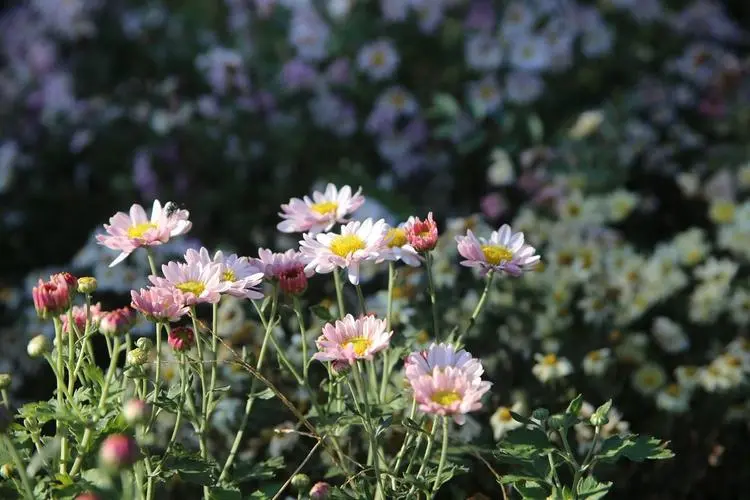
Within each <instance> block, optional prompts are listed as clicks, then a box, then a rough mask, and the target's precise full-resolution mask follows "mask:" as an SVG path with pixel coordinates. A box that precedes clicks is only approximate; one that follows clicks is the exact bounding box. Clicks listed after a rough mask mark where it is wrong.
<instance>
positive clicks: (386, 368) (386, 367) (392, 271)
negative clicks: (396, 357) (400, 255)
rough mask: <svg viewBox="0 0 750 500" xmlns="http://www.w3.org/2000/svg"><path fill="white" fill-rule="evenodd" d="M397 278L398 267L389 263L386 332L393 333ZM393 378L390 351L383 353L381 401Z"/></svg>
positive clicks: (383, 399) (386, 350)
mask: <svg viewBox="0 0 750 500" xmlns="http://www.w3.org/2000/svg"><path fill="white" fill-rule="evenodd" d="M395 277H396V266H395V264H394V263H393V262H389V263H388V306H387V308H386V313H385V331H387V332H389V331H391V324H392V323H391V322H392V318H393V285H394V281H395ZM390 376H391V365H390V363H389V362H388V349H385V350H384V351H383V374H382V377H381V379H380V401H385V396H386V390H387V389H388V379H389V378H390Z"/></svg>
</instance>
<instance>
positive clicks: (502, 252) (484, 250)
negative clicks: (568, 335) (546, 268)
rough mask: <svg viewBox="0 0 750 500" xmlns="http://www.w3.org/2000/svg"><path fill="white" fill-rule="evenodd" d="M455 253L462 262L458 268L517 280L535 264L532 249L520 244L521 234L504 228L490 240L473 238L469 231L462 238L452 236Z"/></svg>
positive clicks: (536, 260) (496, 232)
mask: <svg viewBox="0 0 750 500" xmlns="http://www.w3.org/2000/svg"><path fill="white" fill-rule="evenodd" d="M456 242H458V253H459V254H461V257H463V258H464V259H465V260H462V261H461V265H462V266H466V267H474V268H477V269H479V270H480V271H481V272H482V274H483V275H484V274H487V273H488V272H489V271H503V272H505V273H508V274H510V275H511V276H520V275H521V274H523V272H524V271H529V270H531V269H533V268H534V266H535V265H536V263H537V262H539V256H538V255H536V250H535V249H534V247H532V246H529V245H526V244H524V238H523V233H521V232H518V233H513V231H512V230H511V228H510V226H509V225H508V224H503V226H502V227H501V228H500V229H499V230H498V231H492V234H491V235H490V238H489V239H488V240H487V239H484V238H477V237H476V236H474V233H472V232H471V230H468V231H467V232H466V236H456Z"/></svg>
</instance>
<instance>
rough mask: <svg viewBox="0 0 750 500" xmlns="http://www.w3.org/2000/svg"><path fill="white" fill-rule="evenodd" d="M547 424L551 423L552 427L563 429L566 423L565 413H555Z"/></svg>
mask: <svg viewBox="0 0 750 500" xmlns="http://www.w3.org/2000/svg"><path fill="white" fill-rule="evenodd" d="M547 425H549V427H550V429H555V430H558V429H562V428H563V426H564V425H565V415H560V414H555V415H552V416H551V417H549V419H548V420H547Z"/></svg>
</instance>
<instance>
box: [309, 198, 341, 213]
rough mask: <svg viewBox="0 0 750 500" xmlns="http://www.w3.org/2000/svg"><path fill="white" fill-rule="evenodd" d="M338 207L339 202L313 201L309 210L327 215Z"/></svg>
mask: <svg viewBox="0 0 750 500" xmlns="http://www.w3.org/2000/svg"><path fill="white" fill-rule="evenodd" d="M338 209H339V204H338V203H336V202H335V201H321V202H320V203H313V204H312V206H311V207H310V210H312V211H313V212H316V213H319V214H320V215H327V214H332V213H335V212H336V210H338Z"/></svg>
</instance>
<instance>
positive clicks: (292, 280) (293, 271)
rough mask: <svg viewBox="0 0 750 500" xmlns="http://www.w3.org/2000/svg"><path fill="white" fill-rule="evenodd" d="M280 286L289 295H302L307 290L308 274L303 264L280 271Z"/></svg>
mask: <svg viewBox="0 0 750 500" xmlns="http://www.w3.org/2000/svg"><path fill="white" fill-rule="evenodd" d="M279 288H280V289H281V291H282V292H284V293H285V294H287V295H293V296H294V295H296V296H299V295H302V294H303V293H305V290H307V275H306V274H305V268H304V267H303V266H297V267H293V268H290V269H287V270H285V271H283V272H281V273H279Z"/></svg>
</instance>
